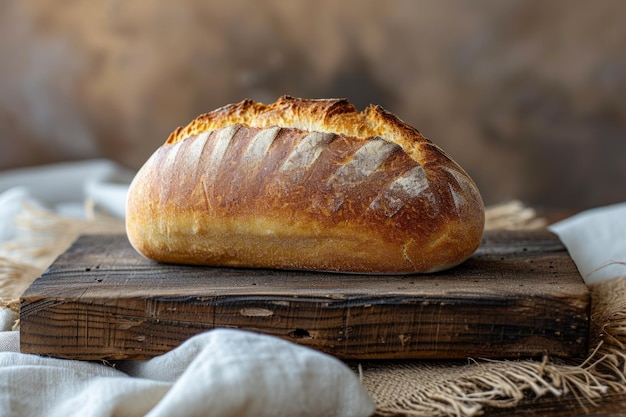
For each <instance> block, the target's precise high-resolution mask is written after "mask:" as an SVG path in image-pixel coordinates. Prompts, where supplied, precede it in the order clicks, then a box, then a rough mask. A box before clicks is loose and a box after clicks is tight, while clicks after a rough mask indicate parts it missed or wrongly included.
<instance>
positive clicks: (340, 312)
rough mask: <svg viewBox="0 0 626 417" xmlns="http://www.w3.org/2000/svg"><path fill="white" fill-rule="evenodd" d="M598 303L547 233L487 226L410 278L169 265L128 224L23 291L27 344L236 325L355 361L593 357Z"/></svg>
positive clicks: (150, 352) (150, 339)
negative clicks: (438, 264) (452, 257)
mask: <svg viewBox="0 0 626 417" xmlns="http://www.w3.org/2000/svg"><path fill="white" fill-rule="evenodd" d="M589 308H590V296H589V293H588V290H587V288H586V286H585V285H584V283H583V281H582V279H581V277H580V274H579V273H578V270H577V269H576V266H575V264H574V263H573V262H572V260H571V258H570V257H569V255H568V253H567V250H566V249H565V248H564V247H563V245H562V244H561V243H560V241H559V240H558V238H557V237H556V236H555V235H553V234H551V233H549V232H547V231H524V232H520V231H514V232H513V231H510V232H509V231H498V232H486V233H485V236H484V238H483V241H482V244H481V246H480V248H479V249H478V251H477V252H476V253H475V254H474V255H473V256H472V258H470V259H469V260H468V261H467V262H465V263H464V264H462V265H460V266H459V267H456V268H454V269H451V270H448V271H445V272H441V273H437V274H430V275H401V276H381V275H342V274H332V273H318V272H302V271H300V272H298V271H276V270H253V269H234V268H210V267H190V266H177V265H162V264H157V263H154V262H152V261H150V260H147V259H145V258H143V257H141V256H140V255H138V254H137V252H135V251H134V250H133V249H132V247H131V246H130V245H129V243H128V241H127V239H126V237H125V236H124V235H85V236H81V237H80V238H79V239H78V240H77V241H76V242H75V243H74V244H73V246H72V247H71V248H70V249H68V251H67V252H66V253H64V254H63V255H61V256H60V257H59V258H58V259H57V260H56V261H55V262H54V263H53V264H52V265H51V266H50V268H49V269H48V270H47V271H46V272H45V273H44V274H43V275H42V276H41V277H40V278H38V279H37V280H35V282H34V283H33V284H32V285H31V286H30V287H29V288H28V289H27V290H26V292H25V293H24V294H23V296H22V300H21V311H20V321H21V338H20V341H21V349H22V351H23V352H26V353H36V354H42V355H50V356H56V357H62V358H70V359H88V360H95V359H145V358H150V357H153V356H156V355H159V354H162V353H165V352H167V351H169V350H171V349H173V348H175V347H176V346H178V345H179V344H181V343H182V342H183V341H185V340H186V339H188V338H189V337H191V336H193V335H194V334H197V333H200V332H203V331H206V330H209V329H212V328H216V327H229V328H239V329H244V330H249V331H255V332H262V333H266V334H271V335H275V336H279V337H282V338H285V339H288V340H291V341H294V342H296V343H300V344H303V345H306V346H309V347H312V348H315V349H318V350H321V351H324V352H327V353H330V354H332V355H334V356H337V357H339V358H343V359H378V358H385V359H389V358H405V359H409V358H412V359H414V358H429V359H433V358H462V357H468V356H469V357H483V358H518V357H533V356H540V355H543V354H550V355H553V356H561V357H582V356H585V355H586V353H587V336H588V328H589Z"/></svg>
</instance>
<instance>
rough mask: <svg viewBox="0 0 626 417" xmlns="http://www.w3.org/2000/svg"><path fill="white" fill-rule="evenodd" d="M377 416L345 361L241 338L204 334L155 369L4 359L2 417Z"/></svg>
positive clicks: (16, 356) (0, 360)
mask: <svg viewBox="0 0 626 417" xmlns="http://www.w3.org/2000/svg"><path fill="white" fill-rule="evenodd" d="M112 365H115V367H114V366H112ZM373 412H374V402H373V400H372V399H371V398H370V396H369V395H368V393H367V392H366V391H365V389H364V387H363V386H362V385H361V383H360V381H359V379H358V377H357V375H356V374H355V373H354V372H352V370H350V369H349V368H348V367H347V366H346V365H345V364H344V363H343V362H340V361H339V360H337V359H335V358H333V357H331V356H328V355H325V354H322V353H320V352H318V351H315V350H312V349H309V348H305V347H302V346H299V345H295V344H293V343H291V342H288V341H284V340H282V339H278V338H275V337H272V336H265V335H260V334H255V333H250V332H244V331H240V330H230V329H216V330H211V331H208V332H205V333H201V334H199V335H197V336H194V337H193V338H191V339H189V340H188V341H186V342H185V343H183V344H182V345H181V346H179V347H178V348H176V349H174V350H173V351H171V352H168V353H166V354H164V355H161V356H159V357H155V358H153V359H151V360H148V361H136V362H131V361H126V362H120V363H114V364H102V363H94V362H84V361H68V360H62V359H54V358H45V357H40V356H36V355H26V354H20V353H17V352H0V415H1V416H33V417H35V416H42V417H44V416H45V417H73V416H75V417H83V416H93V417H113V416H120V417H133V416H137V417H139V416H147V417H169V416H178V417H186V416H189V417H191V416H200V415H211V416H215V417H230V416H238V417H245V416H250V417H253V416H254V417H263V416H273V417H278V416H285V417H287V416H289V417H291V416H346V417H350V416H354V417H357V416H369V415H371V414H372V413H373Z"/></svg>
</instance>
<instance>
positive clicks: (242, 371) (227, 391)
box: [0, 161, 375, 417]
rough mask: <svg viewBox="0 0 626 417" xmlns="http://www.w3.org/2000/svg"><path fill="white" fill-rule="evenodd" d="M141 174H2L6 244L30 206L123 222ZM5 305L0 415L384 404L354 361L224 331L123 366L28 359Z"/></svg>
mask: <svg viewBox="0 0 626 417" xmlns="http://www.w3.org/2000/svg"><path fill="white" fill-rule="evenodd" d="M131 178H132V175H129V173H128V172H127V171H125V170H123V169H121V168H119V167H117V166H116V165H115V164H112V163H111V162H109V161H91V162H81V163H74V164H66V165H59V166H52V167H43V168H38V169H34V170H20V171H16V172H9V173H0V243H2V242H3V241H6V240H10V239H11V238H12V237H13V236H14V235H15V233H16V229H15V227H14V221H15V217H16V215H17V214H18V213H19V208H20V207H21V204H22V203H23V202H25V201H28V202H29V203H31V204H41V205H43V206H45V207H47V208H50V209H52V210H54V211H56V212H57V213H62V214H64V215H68V216H80V215H81V211H82V207H83V206H84V204H83V202H84V200H85V198H90V199H92V200H93V201H95V203H96V204H99V205H100V206H102V207H104V208H106V209H107V210H108V211H109V212H111V213H113V214H115V215H118V216H120V217H123V215H124V203H125V196H126V190H127V188H128V184H129V182H130V179H131ZM15 319H16V317H15V313H13V312H12V311H11V310H9V309H0V417H9V416H11V417H13V416H15V417H18V416H19V417H25V416H41V417H43V416H45V417H57V416H58V417H73V416H76V417H100V416H102V417H104V416H107V417H109V416H110V417H113V416H120V417H133V416H150V417H169V416H177V417H185V416H190V417H191V416H208V415H210V416H214V417H230V416H238V417H241V416H254V417H263V416H272V417H276V416H290V417H293V416H296V417H297V416H355V417H357V416H364V417H365V416H369V415H371V414H373V413H374V411H375V404H374V402H373V400H372V398H371V397H370V396H369V394H368V393H367V392H366V390H365V388H364V387H363V385H362V384H361V383H360V381H359V378H358V376H357V375H356V373H355V372H354V371H352V370H351V369H350V368H349V367H348V366H347V365H346V364H344V363H343V362H341V361H339V360H337V359H336V358H333V357H331V356H329V355H326V354H323V353H321V352H318V351H315V350H313V349H309V348H307V347H304V346H300V345H297V344H295V343H291V342H288V341H285V340H282V339H280V338H277V337H272V336H267V335H260V334H256V333H252V332H246V331H241V330H227V329H216V330H211V331H208V332H205V333H201V334H199V335H196V336H194V337H192V338H191V339H189V340H188V341H186V342H185V343H183V344H182V345H180V346H179V347H177V348H176V349H174V350H172V351H170V352H168V353H166V354H164V355H161V356H159V357H155V358H152V359H150V360H145V361H125V362H119V363H116V364H115V365H116V366H115V367H112V366H110V365H109V364H103V363H99V362H85V361H72V360H63V359H55V358H47V357H40V356H37V355H29V354H22V353H19V332H18V331H11V327H12V325H13V323H14V321H15Z"/></svg>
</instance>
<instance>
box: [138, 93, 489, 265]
mask: <svg viewBox="0 0 626 417" xmlns="http://www.w3.org/2000/svg"><path fill="white" fill-rule="evenodd" d="M483 225H484V207H483V203H482V200H481V198H480V194H479V192H478V189H477V187H476V185H475V184H474V182H473V181H472V180H471V178H470V177H469V176H468V175H467V174H466V173H465V172H464V171H463V170H462V169H461V168H460V167H459V166H458V165H457V164H456V163H455V162H453V161H452V160H451V159H450V158H449V157H447V156H446V155H445V154H444V153H443V152H442V151H441V150H440V149H439V148H438V147H437V146H435V145H434V144H432V143H431V142H430V141H429V140H427V139H426V138H424V137H423V136H422V135H421V134H420V133H419V132H418V131H417V130H415V129H414V128H412V127H410V126H408V125H406V124H405V123H403V122H402V121H401V120H399V119H398V118H397V117H395V116H394V115H392V114H391V113H388V112H386V111H385V110H383V109H382V108H380V107H378V106H370V107H368V108H367V109H366V110H365V111H363V112H361V113H359V112H357V111H356V109H355V108H354V107H353V106H352V105H350V104H349V103H348V102H347V101H346V100H303V99H295V98H291V97H282V98H281V99H279V100H278V101H277V102H276V103H273V104H270V105H267V106H266V105H263V104H259V103H255V102H252V101H250V100H246V101H243V102H241V103H237V104H233V105H229V106H226V107H222V108H220V109H217V110H215V111H213V112H211V113H207V114H205V115H201V116H199V117H198V118H196V119H195V120H194V121H193V122H191V123H190V124H189V125H188V126H187V127H185V128H179V129H177V130H176V131H175V132H174V133H172V135H170V137H169V138H168V140H167V142H166V143H165V144H164V145H163V146H162V147H161V148H159V149H158V150H157V151H156V152H155V154H154V155H153V156H152V157H151V158H150V160H149V161H148V162H146V164H145V165H144V167H142V169H141V170H140V172H139V173H138V174H137V177H136V178H135V180H134V181H133V184H132V185H131V189H130V191H129V198H128V202H127V231H128V236H129V239H130V240H131V243H132V244H133V245H134V246H135V248H137V250H138V251H139V252H141V253H142V254H144V255H145V256H147V257H149V258H152V259H155V260H157V261H160V262H173V263H187V264H201V265H223V266H244V267H263V268H283V269H313V270H329V271H339V272H359V273H411V272H431V271H436V270H441V269H445V268H449V267H452V266H454V265H457V264H458V263H460V262H462V261H464V260H465V259H467V257H469V256H470V255H471V254H472V253H473V252H474V250H475V249H476V248H477V246H478V244H479V243H480V239H481V236H482V231H483Z"/></svg>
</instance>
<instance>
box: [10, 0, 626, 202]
mask: <svg viewBox="0 0 626 417" xmlns="http://www.w3.org/2000/svg"><path fill="white" fill-rule="evenodd" d="M0 75H1V78H0V170H6V169H10V168H17V167H25V166H31V165H36V164H44V163H52V162H59V161H68V160H77V159H85V158H98V157H105V158H110V159H113V160H115V161H117V162H119V163H121V164H122V165H124V166H126V167H129V168H132V169H137V168H139V166H141V164H142V163H143V162H144V161H145V160H146V159H147V158H148V156H149V155H150V154H151V153H152V152H153V151H154V150H155V149H156V148H157V147H158V146H159V145H161V144H162V143H163V142H164V141H165V139H166V138H167V136H168V135H169V133H170V132H171V131H172V130H173V129H174V128H175V127H176V126H179V125H184V124H186V123H187V122H189V121H190V120H191V119H193V118H194V117H195V116H197V115H198V114H200V113H203V112H206V111H209V110H212V109H214V108H216V107H219V106H222V105H225V104H228V103H231V102H235V101H239V100H241V99H243V98H252V99H255V100H260V101H263V102H266V103H269V102H272V101H274V100H275V99H276V98H277V97H278V96H280V95H282V94H291V95H294V96H301V97H330V96H333V97H347V98H349V99H350V100H351V101H352V102H353V103H354V104H356V105H357V107H359V108H362V107H364V106H365V105H367V104H368V103H370V102H371V103H377V104H381V105H383V106H384V107H385V108H387V109H388V110H390V111H392V112H394V113H396V114H397V115H398V116H399V117H400V118H402V119H404V120H405V121H406V122H409V123H410V124H412V125H414V126H415V127H417V128H418V129H419V130H420V131H421V132H422V133H423V134H424V135H425V136H427V137H429V138H430V139H431V140H433V141H434V142H435V143H437V144H439V145H440V146H441V147H442V148H443V149H445V150H446V151H447V152H448V153H449V154H450V155H451V156H452V157H453V158H454V159H456V160H457V161H458V162H459V163H460V164H461V165H462V166H463V167H464V168H465V169H466V170H467V171H468V172H469V173H470V175H472V177H474V179H475V180H476V182H477V183H478V185H479V187H480V188H481V190H482V193H483V197H484V199H485V202H486V203H487V204H493V203H498V202H502V201H506V200H509V199H513V198H516V199H522V200H523V201H525V202H527V203H529V204H533V205H536V206H542V207H570V208H587V207H592V206H597V205H603V204H609V203H613V202H618V201H626V186H625V184H626V163H625V161H624V159H625V156H626V2H624V1H621V0H613V1H611V0H600V1H565V0H562V1H554V0H553V1H501V0H478V1H461V0H458V1H457V0H445V1H413V0H406V1H335V0H318V1H282V0H275V1H272V0H263V1H260V0H256V1H235V0H228V1H220V2H218V1H213V2H207V1H186V2H182V1H181V2H158V1H147V0H134V1H124V0H100V1H87V0H74V1H33V0H21V1H10V0H6V1H0Z"/></svg>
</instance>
